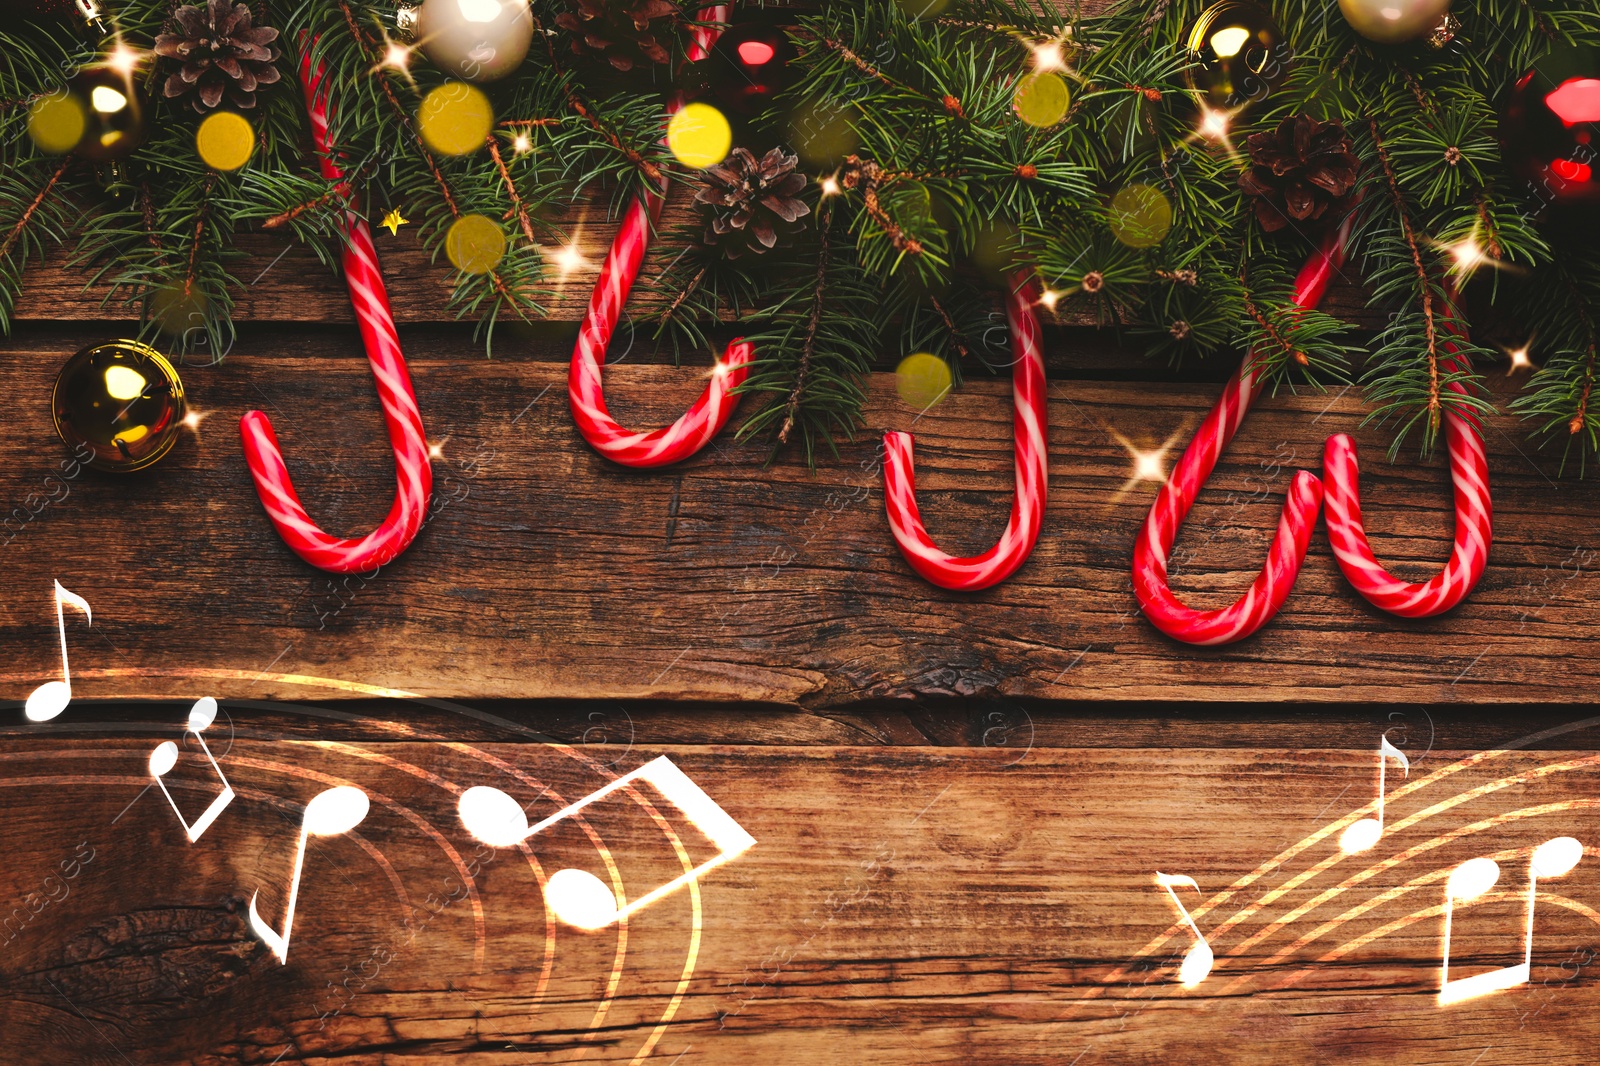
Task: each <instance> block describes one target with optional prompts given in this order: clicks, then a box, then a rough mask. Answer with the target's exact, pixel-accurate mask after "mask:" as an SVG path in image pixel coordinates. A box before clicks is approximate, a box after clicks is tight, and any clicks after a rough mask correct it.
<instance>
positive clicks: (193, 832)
mask: <svg viewBox="0 0 1600 1066" xmlns="http://www.w3.org/2000/svg"><path fill="white" fill-rule="evenodd" d="M216 720H217V701H216V700H214V699H212V698H211V697H210V696H204V697H202V698H200V699H198V700H196V701H195V705H194V706H193V707H191V708H190V709H189V726H188V732H190V733H193V734H194V738H195V739H196V740H198V741H199V742H200V750H201V751H203V752H205V753H206V758H207V759H210V760H211V768H212V769H213V770H215V771H216V772H217V780H219V781H221V782H222V791H221V792H220V793H218V794H217V798H216V799H214V800H212V801H211V806H209V807H207V808H206V809H205V810H204V811H203V812H201V815H200V817H198V818H196V819H195V820H194V824H193V825H190V824H189V823H188V822H185V821H184V820H183V812H182V811H180V810H178V802H177V801H176V800H174V799H173V798H172V793H171V792H168V791H167V783H166V782H165V781H163V780H162V777H163V776H164V775H165V774H166V772H167V771H168V770H171V769H172V768H173V767H174V766H176V765H177V764H178V745H176V744H174V743H173V742H172V741H170V740H166V741H162V742H161V743H160V744H158V745H156V750H155V751H152V752H151V753H150V776H151V777H154V778H155V779H156V784H158V785H160V786H161V793H162V795H164V796H166V797H167V802H168V803H170V804H172V813H173V814H176V815H177V816H178V821H179V822H180V823H182V825H183V831H184V832H185V833H187V834H189V843H191V844H193V843H194V842H195V841H196V840H199V839H200V834H202V833H204V832H205V831H206V829H208V828H209V827H210V825H211V823H212V822H214V821H216V820H217V815H219V814H221V813H222V809H223V808H224V807H226V806H227V805H228V804H230V803H232V802H233V786H232V785H230V784H228V779H227V778H226V777H224V776H223V773H222V767H220V766H218V765H217V760H216V758H215V756H213V755H212V754H211V749H210V748H208V747H206V738H205V737H203V736H201V735H200V734H201V732H202V731H203V730H204V729H205V728H206V727H207V726H209V725H210V724H211V723H212V722H215V721H216Z"/></svg>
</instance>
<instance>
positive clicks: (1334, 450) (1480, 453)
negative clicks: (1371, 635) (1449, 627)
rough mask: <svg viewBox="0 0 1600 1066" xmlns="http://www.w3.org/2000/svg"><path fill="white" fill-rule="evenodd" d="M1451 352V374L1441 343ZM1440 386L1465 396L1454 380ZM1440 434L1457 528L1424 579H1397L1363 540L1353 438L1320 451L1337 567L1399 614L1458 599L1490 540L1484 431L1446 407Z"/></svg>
mask: <svg viewBox="0 0 1600 1066" xmlns="http://www.w3.org/2000/svg"><path fill="white" fill-rule="evenodd" d="M1445 351H1446V352H1447V353H1449V355H1447V357H1446V358H1445V359H1444V360H1442V365H1443V368H1444V371H1445V373H1447V374H1453V373H1455V372H1456V371H1457V370H1458V369H1460V364H1459V363H1458V362H1457V361H1456V360H1455V359H1454V358H1451V357H1450V356H1454V355H1455V354H1456V353H1457V352H1458V349H1457V348H1456V347H1455V346H1454V345H1449V344H1447V345H1445ZM1446 388H1448V389H1450V390H1451V391H1453V392H1456V393H1460V394H1461V395H1466V391H1467V390H1466V388H1465V387H1463V386H1462V385H1461V383H1460V382H1457V381H1450V382H1449V383H1447V385H1446ZM1444 419H1445V422H1444V432H1445V441H1446V444H1447V447H1448V449H1449V452H1450V480H1451V482H1452V484H1453V487H1454V489H1455V513H1456V534H1455V542H1454V544H1453V545H1452V546H1451V549H1450V560H1449V561H1448V562H1447V563H1446V564H1445V565H1444V568H1443V569H1441V570H1440V571H1439V573H1437V574H1435V575H1434V577H1433V580H1431V581H1428V582H1426V583H1423V584H1411V583H1409V582H1406V581H1401V580H1400V579H1399V578H1397V577H1394V576H1393V575H1391V574H1390V573H1389V572H1388V571H1387V570H1385V569H1384V568H1383V565H1382V564H1381V563H1379V562H1378V560H1377V559H1376V558H1375V557H1374V556H1373V554H1372V547H1371V545H1369V544H1368V543H1367V531H1366V527H1365V526H1364V525H1363V524H1362V521H1361V480H1360V471H1359V470H1358V468H1357V466H1356V445H1355V441H1353V440H1351V439H1350V437H1349V435H1348V434H1345V433H1338V434H1335V435H1334V436H1332V437H1329V438H1328V441H1327V444H1326V445H1325V446H1324V447H1323V451H1322V468H1323V472H1324V477H1326V479H1327V482H1328V512H1327V514H1328V519H1327V520H1328V541H1329V543H1330V544H1332V545H1333V557H1334V558H1335V559H1336V560H1338V563H1339V569H1340V570H1343V571H1344V576H1345V577H1346V578H1347V579H1349V581H1350V584H1352V585H1354V586H1355V589H1356V591H1357V592H1359V593H1361V595H1363V596H1365V597H1366V598H1367V600H1368V601H1369V602H1370V603H1371V604H1372V605H1373V606H1374V607H1379V608H1382V609H1383V610H1385V611H1388V612H1389V613H1390V614H1397V615H1399V616H1400V617H1402V618H1431V617H1432V616H1433V615H1436V614H1443V613H1444V612H1445V611H1448V610H1449V609H1450V608H1452V607H1454V606H1455V605H1456V604H1458V603H1460V602H1461V601H1462V599H1463V598H1465V597H1466V595H1467V593H1469V592H1471V591H1472V589H1473V586H1475V585H1477V583H1478V579H1479V578H1481V577H1482V576H1483V568H1484V566H1485V565H1486V564H1487V563H1488V561H1489V544H1490V542H1491V541H1492V540H1493V537H1494V532H1493V528H1492V527H1493V514H1492V508H1491V505H1490V502H1489V461H1488V457H1487V456H1485V454H1484V448H1483V437H1482V436H1481V435H1480V434H1479V432H1478V427H1477V424H1476V423H1475V421H1474V420H1472V419H1471V418H1470V417H1466V416H1463V415H1460V414H1457V413H1456V412H1455V411H1446V413H1445V416H1444Z"/></svg>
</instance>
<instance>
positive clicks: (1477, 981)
mask: <svg viewBox="0 0 1600 1066" xmlns="http://www.w3.org/2000/svg"><path fill="white" fill-rule="evenodd" d="M1582 858H1583V845H1582V844H1581V843H1579V842H1578V841H1577V840H1575V839H1574V838H1572V837H1556V838H1554V839H1553V840H1546V841H1545V842H1544V843H1543V844H1540V845H1539V846H1538V847H1536V848H1534V849H1533V859H1532V861H1530V862H1529V863H1528V925H1527V930H1526V932H1525V933H1524V934H1523V943H1522V961H1521V962H1519V963H1517V964H1516V965H1514V966H1502V967H1501V968H1500V969H1498V970H1488V971H1486V972H1484V973H1477V974H1473V975H1472V976H1471V977H1457V978H1455V979H1453V980H1452V979H1451V977H1450V926H1451V922H1452V919H1453V918H1454V916H1455V906H1456V904H1457V903H1458V902H1460V903H1467V902H1470V901H1471V900H1475V899H1477V898H1478V897H1479V896H1482V895H1483V894H1484V893H1485V892H1487V891H1489V889H1491V888H1493V887H1494V885H1495V882H1496V881H1498V880H1500V866H1499V864H1498V863H1496V862H1495V861H1494V860H1493V859H1489V858H1478V859H1468V860H1467V861H1466V862H1464V863H1462V864H1461V865H1460V866H1457V867H1456V868H1455V869H1454V870H1452V871H1450V879H1449V880H1448V881H1446V882H1445V887H1444V964H1443V966H1442V967H1441V969H1440V977H1439V1006H1441V1007H1445V1006H1449V1005H1450V1004H1452V1003H1460V1002H1461V1001H1463V1000H1467V999H1475V998H1477V997H1478V996H1483V995H1488V994H1489V993H1490V992H1501V991H1504V990H1505V989H1507V988H1514V987H1516V986H1517V985H1520V984H1524V983H1526V982H1527V980H1528V978H1529V976H1531V974H1532V973H1533V905H1534V901H1535V898H1536V897H1537V895H1538V891H1539V878H1541V877H1543V878H1546V879H1549V878H1552V877H1560V876H1562V875H1563V874H1566V873H1568V872H1570V871H1571V870H1572V868H1573V867H1574V866H1576V865H1578V860H1579V859H1582Z"/></svg>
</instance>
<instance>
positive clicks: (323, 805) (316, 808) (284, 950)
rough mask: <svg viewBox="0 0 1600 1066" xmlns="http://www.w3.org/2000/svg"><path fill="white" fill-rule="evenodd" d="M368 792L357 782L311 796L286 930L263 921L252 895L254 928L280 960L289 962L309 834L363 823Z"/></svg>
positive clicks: (335, 832) (331, 833) (346, 829)
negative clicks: (296, 903)
mask: <svg viewBox="0 0 1600 1066" xmlns="http://www.w3.org/2000/svg"><path fill="white" fill-rule="evenodd" d="M367 808H368V801H367V794H366V793H365V792H363V791H361V790H360V789H359V788H356V787H354V786H353V785H337V786H335V787H334V788H330V789H328V790H326V791H324V792H319V793H317V794H316V795H315V796H312V797H311V802H310V803H308V804H306V813H305V815H304V816H303V817H302V818H301V820H300V843H299V844H298V845H297V846H296V847H295V852H294V877H293V878H291V879H290V881H289V905H288V907H287V909H286V910H285V912H284V915H283V933H282V935H279V934H278V933H277V932H276V931H274V930H273V929H272V927H271V926H269V925H267V923H266V922H265V921H263V920H262V918H261V914H260V912H259V911H257V910H256V897H257V896H260V895H261V892H260V890H259V889H258V890H256V892H255V894H254V895H252V896H251V897H250V928H252V929H254V930H255V931H256V935H257V936H259V937H260V938H261V940H262V942H263V943H265V944H266V945H267V947H269V948H271V949H272V953H273V954H274V955H276V956H278V959H279V961H280V962H284V963H287V962H288V961H289V934H290V932H291V931H292V930H293V928H294V906H295V902H296V901H297V900H298V899H299V898H300V872H301V870H302V869H303V868H304V867H305V862H306V840H307V838H309V837H313V836H319V837H331V836H338V835H339V834H340V833H348V832H349V831H350V830H352V829H354V828H355V827H356V826H358V825H360V824H361V820H362V819H363V818H365V817H366V816H367Z"/></svg>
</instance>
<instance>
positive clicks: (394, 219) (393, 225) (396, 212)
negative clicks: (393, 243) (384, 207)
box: [378, 207, 411, 237]
mask: <svg viewBox="0 0 1600 1066" xmlns="http://www.w3.org/2000/svg"><path fill="white" fill-rule="evenodd" d="M410 224H411V220H410V219H409V218H406V217H404V216H403V215H401V214H400V209H399V208H398V207H396V208H394V209H393V210H391V211H390V212H389V213H388V214H387V215H384V216H383V221H382V222H380V223H378V225H380V226H382V227H383V228H384V229H386V230H388V231H389V235H390V236H391V237H398V236H400V227H401V226H409V225H410Z"/></svg>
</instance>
